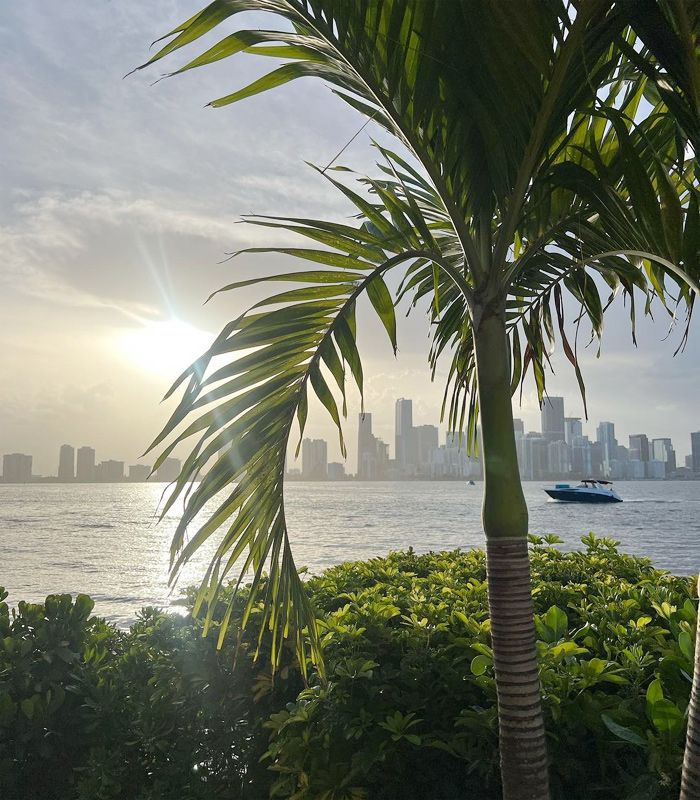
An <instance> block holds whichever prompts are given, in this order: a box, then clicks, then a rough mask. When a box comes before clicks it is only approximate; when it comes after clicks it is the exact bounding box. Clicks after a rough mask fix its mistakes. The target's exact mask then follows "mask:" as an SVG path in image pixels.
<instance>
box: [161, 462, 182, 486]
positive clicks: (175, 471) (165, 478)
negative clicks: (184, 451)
mask: <svg viewBox="0 0 700 800" xmlns="http://www.w3.org/2000/svg"><path fill="white" fill-rule="evenodd" d="M179 474H180V459H179V458H166V459H165V461H164V462H163V463H162V464H161V465H160V466H159V467H158V469H157V470H156V480H157V481H160V482H161V483H172V482H173V481H176V480H177V478H178V476H179Z"/></svg>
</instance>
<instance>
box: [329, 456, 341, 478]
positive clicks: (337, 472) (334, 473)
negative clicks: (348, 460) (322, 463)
mask: <svg viewBox="0 0 700 800" xmlns="http://www.w3.org/2000/svg"><path fill="white" fill-rule="evenodd" d="M344 478H345V467H344V466H343V464H341V463H340V462H339V461H331V462H330V464H329V465H328V480H329V481H342V480H344Z"/></svg>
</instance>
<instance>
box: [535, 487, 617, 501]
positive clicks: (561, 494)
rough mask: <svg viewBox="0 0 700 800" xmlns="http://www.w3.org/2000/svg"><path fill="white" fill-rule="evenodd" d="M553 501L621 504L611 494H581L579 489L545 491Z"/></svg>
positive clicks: (615, 496) (614, 495)
mask: <svg viewBox="0 0 700 800" xmlns="http://www.w3.org/2000/svg"><path fill="white" fill-rule="evenodd" d="M545 492H547V494H548V495H549V496H550V497H551V498H552V499H553V500H560V501H561V502H564V503H621V502H622V498H621V497H618V496H617V495H616V494H613V493H612V492H605V493H603V492H600V493H598V492H588V491H587V492H582V491H581V490H579V489H545Z"/></svg>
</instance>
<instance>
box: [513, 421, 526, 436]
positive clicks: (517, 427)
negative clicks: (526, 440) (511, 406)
mask: <svg viewBox="0 0 700 800" xmlns="http://www.w3.org/2000/svg"><path fill="white" fill-rule="evenodd" d="M513 430H514V431H515V438H516V439H517V438H518V434H520V435H521V436H524V435H525V423H524V422H523V421H522V420H521V419H514V420H513Z"/></svg>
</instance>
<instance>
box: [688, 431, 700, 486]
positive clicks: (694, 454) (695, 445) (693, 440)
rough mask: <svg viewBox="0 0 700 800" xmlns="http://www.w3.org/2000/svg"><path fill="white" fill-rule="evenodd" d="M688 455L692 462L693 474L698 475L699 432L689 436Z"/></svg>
mask: <svg viewBox="0 0 700 800" xmlns="http://www.w3.org/2000/svg"><path fill="white" fill-rule="evenodd" d="M690 455H691V458H692V460H693V472H697V473H698V475H700V431H695V433H691V434H690Z"/></svg>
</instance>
